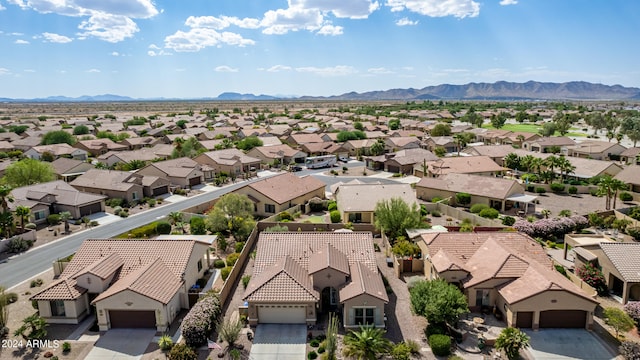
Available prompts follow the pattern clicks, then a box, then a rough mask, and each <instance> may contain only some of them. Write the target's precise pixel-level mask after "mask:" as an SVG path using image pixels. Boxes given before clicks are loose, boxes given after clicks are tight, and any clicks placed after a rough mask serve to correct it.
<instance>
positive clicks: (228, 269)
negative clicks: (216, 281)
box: [220, 266, 231, 280]
mask: <svg viewBox="0 0 640 360" xmlns="http://www.w3.org/2000/svg"><path fill="white" fill-rule="evenodd" d="M230 273H231V266H227V267H225V268H223V269H222V270H220V276H222V280H227V278H228V277H229V274H230Z"/></svg>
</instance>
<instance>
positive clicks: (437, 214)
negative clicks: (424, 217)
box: [431, 210, 442, 217]
mask: <svg viewBox="0 0 640 360" xmlns="http://www.w3.org/2000/svg"><path fill="white" fill-rule="evenodd" d="M431 216H433V217H440V216H442V214H440V211H438V210H433V211H432V212H431Z"/></svg>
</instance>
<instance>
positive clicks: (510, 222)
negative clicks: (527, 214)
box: [502, 216, 516, 226]
mask: <svg viewBox="0 0 640 360" xmlns="http://www.w3.org/2000/svg"><path fill="white" fill-rule="evenodd" d="M515 223H516V218H514V217H513V216H505V217H503V218H502V225H505V226H511V225H513V224H515Z"/></svg>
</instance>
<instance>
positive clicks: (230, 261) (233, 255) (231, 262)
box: [227, 252, 240, 266]
mask: <svg viewBox="0 0 640 360" xmlns="http://www.w3.org/2000/svg"><path fill="white" fill-rule="evenodd" d="M239 257H240V254H238V253H235V252H234V253H231V254H229V255H228V256H227V266H233V265H235V264H236V261H238V258H239Z"/></svg>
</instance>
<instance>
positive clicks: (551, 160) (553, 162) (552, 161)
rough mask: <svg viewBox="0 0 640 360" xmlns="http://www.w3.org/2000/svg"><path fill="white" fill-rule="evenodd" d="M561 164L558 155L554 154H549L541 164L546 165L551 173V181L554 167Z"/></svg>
mask: <svg viewBox="0 0 640 360" xmlns="http://www.w3.org/2000/svg"><path fill="white" fill-rule="evenodd" d="M561 164H562V160H561V159H560V157H558V156H555V155H551V156H549V157H548V158H546V159H544V161H543V165H544V166H546V167H547V169H549V172H550V173H551V181H553V178H555V171H554V170H555V169H556V168H557V167H559V166H560V165H561Z"/></svg>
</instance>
